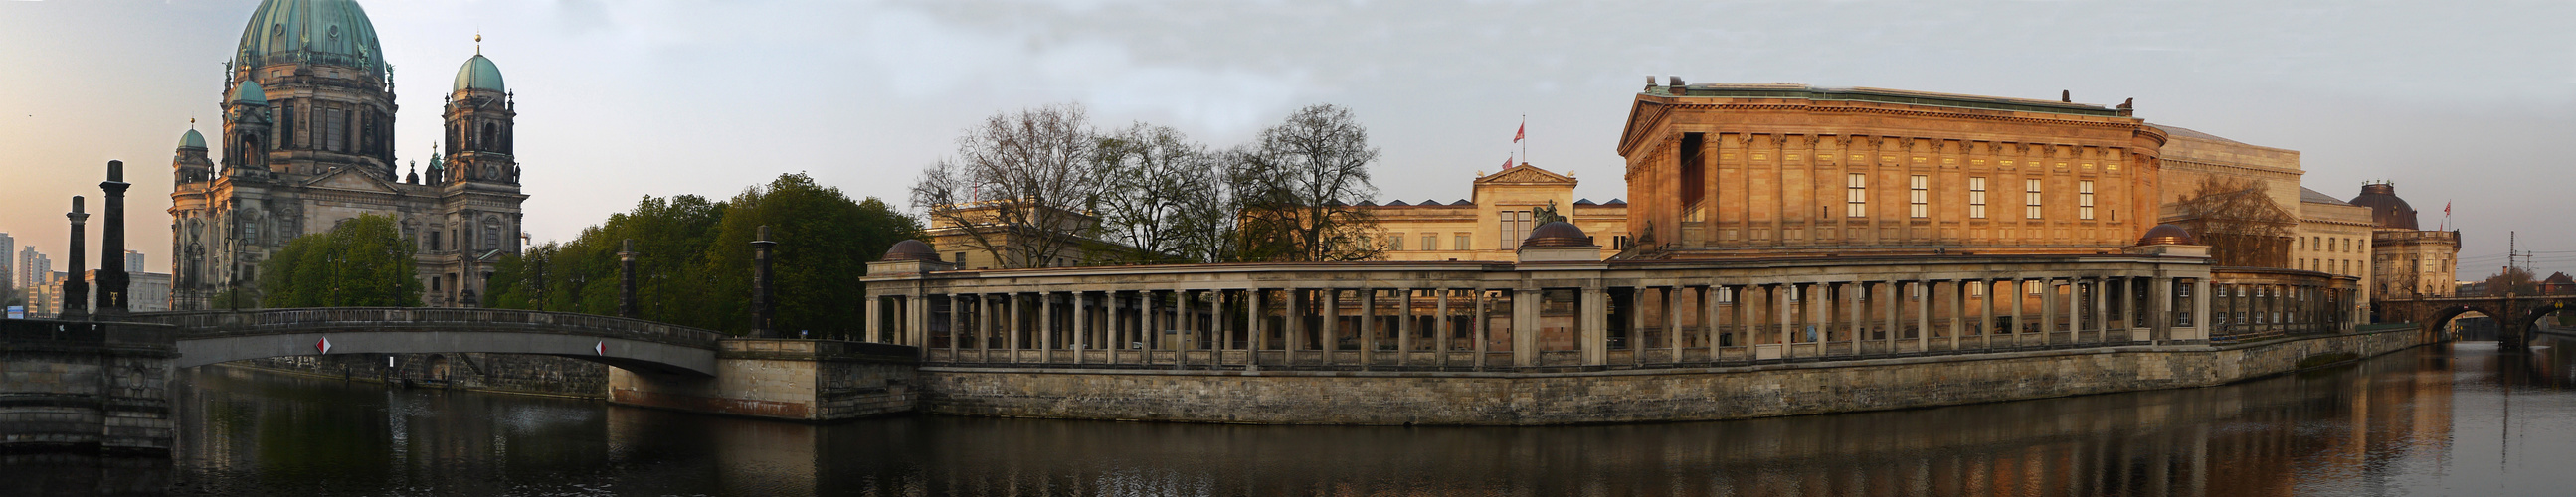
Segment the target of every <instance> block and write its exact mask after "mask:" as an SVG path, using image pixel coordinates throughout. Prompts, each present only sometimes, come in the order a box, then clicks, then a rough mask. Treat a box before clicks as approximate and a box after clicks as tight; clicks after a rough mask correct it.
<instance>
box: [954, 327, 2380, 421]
mask: <svg viewBox="0 0 2576 497" xmlns="http://www.w3.org/2000/svg"><path fill="white" fill-rule="evenodd" d="M2425 341H2426V340H2425V339H2424V338H2423V336H2422V335H2421V334H2420V333H2418V332H2416V331H2415V330H2413V329H2411V328H2409V329H2404V330H2387V331H2376V332H2365V333H2352V334H2339V335H2328V336H2316V337H2304V338H2296V339H2285V340H2277V341H2270V342H2264V343H2256V344H2241V345H2227V346H2208V345H2161V346H2130V347H2112V348H2102V349H2067V350H2043V351H2026V352H2006V353H1996V354H1981V355H1966V356H1935V357H1915V358H1891V359H1877V360H1863V361H1840V362H1831V363H1793V364H1769V365H1758V366H1745V367H1725V368H1697V369H1665V370H1638V371H1601V372H1577V373H1459V372H1418V371H1417V372H1347V371H1346V372H1244V371H1178V370H1114V371H1103V370H1071V369H1064V370H1050V369H998V368H956V367H924V368H921V378H920V381H921V389H922V391H923V395H922V404H921V410H922V411H924V412H929V413H937V414H956V415H974V416H1009V417H1045V418H1079V419H1116V420H1150V421H1189V422H1224V423H1274V424H1372V425H1403V424H1432V425H1552V424H1582V423H1622V422H1651V421H1695V420H1721V419H1740V418H1756V417H1768V416H1787V415H1799V414H1821V413H1833V412H1853V411H1872V410H1885V409H1905V408H1916V407H1930V406H1942V405H1955V404H1969V403H1979V402H1996V401H2007V400H2023V399H2037V398H2047V397H2061V396H2069V395H2084V394H2097V393H2111V392H2125V391H2137V390H2154V389H2165V388H2181V387H2197V386H2208V385H2219V384H2225V383H2230V382H2236V381H2241V380H2246V379H2250V378H2255V377H2260V376H2267V375H2272V374H2278V373H2283V372H2287V371H2291V370H2294V369H2296V368H2297V367H2298V366H2299V364H2300V362H2301V361H2302V360H2304V359H2309V358H2315V357H2355V358H2357V357H2370V356H2376V355H2379V354H2385V353H2388V352H2393V351H2397V350H2402V349H2405V348H2408V347H2413V346H2416V345H2420V344H2422V343H2424V342H2425ZM2331 354H2347V355H2340V356H2337V355H2331Z"/></svg>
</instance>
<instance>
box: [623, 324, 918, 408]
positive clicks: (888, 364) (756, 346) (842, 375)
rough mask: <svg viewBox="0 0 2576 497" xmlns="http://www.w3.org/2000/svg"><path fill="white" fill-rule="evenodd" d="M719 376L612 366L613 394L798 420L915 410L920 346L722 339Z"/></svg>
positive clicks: (636, 401)
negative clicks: (664, 372) (646, 370)
mask: <svg viewBox="0 0 2576 497" xmlns="http://www.w3.org/2000/svg"><path fill="white" fill-rule="evenodd" d="M718 346H719V349H718V350H717V351H716V375H715V376H713V377H703V376H686V375H676V374H654V373H638V372H634V371H628V370H625V369H611V370H610V371H609V376H608V400H609V402H614V403H619V404H626V405H635V406H644V407H657V408H665V409H676V410H683V411H691V412H703V413H715V414H729V415H736V416H750V417H759V418H771V419H788V420H798V421H831V420H841V419H852V418H861V417H869V416H879V415H886V414H896V413H905V412H911V411H913V410H914V406H915V405H917V404H918V402H919V399H918V395H917V391H916V390H915V389H914V386H913V383H914V382H915V381H916V379H915V377H916V373H915V371H914V370H915V367H914V365H915V363H916V362H917V360H916V357H917V356H918V355H919V352H917V351H915V350H914V349H913V348H911V347H903V346H895V345H884V344H874V343H858V342H842V341H834V340H801V339H800V340H785V339H732V340H724V341H722V342H718Z"/></svg>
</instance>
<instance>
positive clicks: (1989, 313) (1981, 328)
mask: <svg viewBox="0 0 2576 497" xmlns="http://www.w3.org/2000/svg"><path fill="white" fill-rule="evenodd" d="M1977 288H1979V289H1982V290H1983V292H1982V293H1984V294H1985V295H1986V300H1985V301H1984V302H1979V303H1978V304H1979V305H1980V306H1981V307H1984V308H1983V309H1978V310H1977V311H1978V312H1977V340H1978V342H1980V343H1981V344H1982V346H1983V347H1984V348H1986V349H1993V348H1995V330H1996V328H1999V327H1998V326H1995V301H1996V300H2002V299H2003V295H1999V294H2002V293H2010V292H1998V291H1995V280H1991V279H1980V280H1977Z"/></svg>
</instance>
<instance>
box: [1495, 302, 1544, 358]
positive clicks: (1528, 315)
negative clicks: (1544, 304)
mask: <svg viewBox="0 0 2576 497" xmlns="http://www.w3.org/2000/svg"><path fill="white" fill-rule="evenodd" d="M1539 300H1540V299H1539V291H1538V290H1536V289H1527V288H1517V289H1513V290H1512V366H1513V367H1521V368H1526V367H1531V366H1537V365H1538V308H1539V305H1540V302H1539ZM1480 360H1481V359H1480Z"/></svg>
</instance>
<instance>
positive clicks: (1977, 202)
mask: <svg viewBox="0 0 2576 497" xmlns="http://www.w3.org/2000/svg"><path fill="white" fill-rule="evenodd" d="M1968 218H1969V219H1985V218H1986V178H1985V177H1984V176H1976V177H1971V178H1968Z"/></svg>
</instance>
